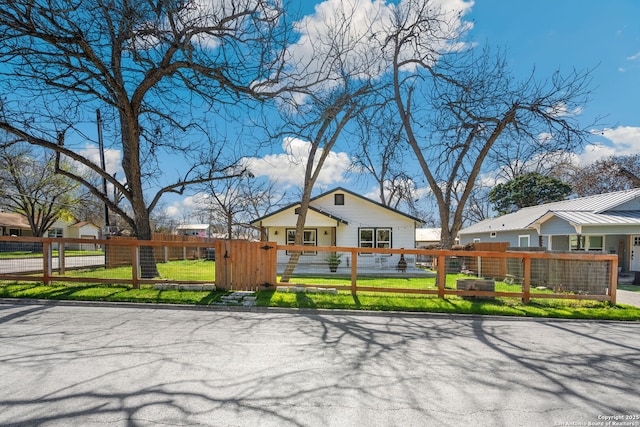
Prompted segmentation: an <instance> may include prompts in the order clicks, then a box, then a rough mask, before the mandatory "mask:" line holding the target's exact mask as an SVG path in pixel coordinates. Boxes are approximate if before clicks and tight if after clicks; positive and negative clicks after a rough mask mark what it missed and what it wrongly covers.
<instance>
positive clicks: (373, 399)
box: [0, 304, 640, 427]
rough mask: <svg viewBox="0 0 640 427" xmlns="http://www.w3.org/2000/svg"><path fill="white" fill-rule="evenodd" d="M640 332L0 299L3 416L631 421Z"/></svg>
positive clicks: (73, 422) (110, 420) (59, 421)
mask: <svg viewBox="0 0 640 427" xmlns="http://www.w3.org/2000/svg"><path fill="white" fill-rule="evenodd" d="M639 337H640V323H620V322H590V321H560V320H517V319H509V318H482V317H466V316H434V315H424V314H420V315H411V314H367V313H363V314H354V313H350V312H346V313H336V312H331V313H326V312H297V311H290V312H287V311H275V312H274V311H268V312H267V311H266V310H263V311H258V310H256V311H215V310H211V309H207V310H201V311H197V310H188V309H184V310H182V309H160V308H154V307H153V306H151V307H145V308H140V307H115V306H98V305H95V306H93V305H92V306H87V305H78V306H63V305H11V304H0V384H1V386H0V425H3V426H6V425H25V426H27V425H28V426H176V425H180V426H187V425H189V426H193V425H200V426H367V427H370V426H432V425H433V426H560V425H574V426H575V425H585V426H586V425H607V424H606V423H607V422H608V421H612V422H626V423H628V424H611V423H610V424H609V425H635V426H640V419H638V418H635V419H634V417H640V397H639V396H640V339H639ZM606 417H619V418H618V420H613V419H611V418H609V419H607V418H606ZM620 417H621V418H620ZM588 423H591V424H588ZM597 423H602V424H597Z"/></svg>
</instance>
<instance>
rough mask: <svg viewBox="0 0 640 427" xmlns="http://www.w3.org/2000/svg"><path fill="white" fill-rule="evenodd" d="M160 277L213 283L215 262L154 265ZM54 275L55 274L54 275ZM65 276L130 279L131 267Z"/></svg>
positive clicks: (93, 269) (179, 262)
mask: <svg viewBox="0 0 640 427" xmlns="http://www.w3.org/2000/svg"><path fill="white" fill-rule="evenodd" d="M156 266H157V268H158V273H160V277H161V278H163V279H167V280H202V281H208V282H213V281H214V280H215V261H205V260H201V259H198V260H186V261H171V262H159V263H157V264H156ZM54 275H55V274H54ZM65 276H70V277H88V278H110V279H131V266H130V265H128V266H122V267H115V268H109V269H105V268H104V267H96V268H85V269H81V270H69V271H66V272H65Z"/></svg>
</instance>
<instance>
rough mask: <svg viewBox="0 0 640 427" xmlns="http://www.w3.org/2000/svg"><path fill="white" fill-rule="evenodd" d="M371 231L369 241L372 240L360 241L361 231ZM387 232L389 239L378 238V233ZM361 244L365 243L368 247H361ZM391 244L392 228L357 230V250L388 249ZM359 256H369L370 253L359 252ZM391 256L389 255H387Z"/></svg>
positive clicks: (363, 228) (364, 228)
mask: <svg viewBox="0 0 640 427" xmlns="http://www.w3.org/2000/svg"><path fill="white" fill-rule="evenodd" d="M367 230H368V231H371V239H372V240H364V241H363V240H362V232H363V231H367ZM383 231H384V232H388V233H389V238H388V240H387V239H382V238H380V234H379V233H380V232H383ZM363 243H366V244H367V245H368V246H363ZM392 244H393V228H392V227H362V228H359V229H358V247H359V248H382V249H389V248H391V247H392ZM360 255H371V254H370V253H364V252H361V253H360ZM389 256H391V255H389Z"/></svg>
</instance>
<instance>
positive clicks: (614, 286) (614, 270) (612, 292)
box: [609, 257, 618, 305]
mask: <svg viewBox="0 0 640 427" xmlns="http://www.w3.org/2000/svg"><path fill="white" fill-rule="evenodd" d="M617 293H618V258H617V257H616V258H615V259H612V260H611V271H610V273H609V301H610V302H611V305H616V294H617Z"/></svg>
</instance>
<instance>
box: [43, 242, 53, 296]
mask: <svg viewBox="0 0 640 427" xmlns="http://www.w3.org/2000/svg"><path fill="white" fill-rule="evenodd" d="M52 261H53V260H52V259H51V244H50V243H49V242H46V241H45V242H42V283H44V285H45V286H49V285H50V284H51V263H52Z"/></svg>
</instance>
